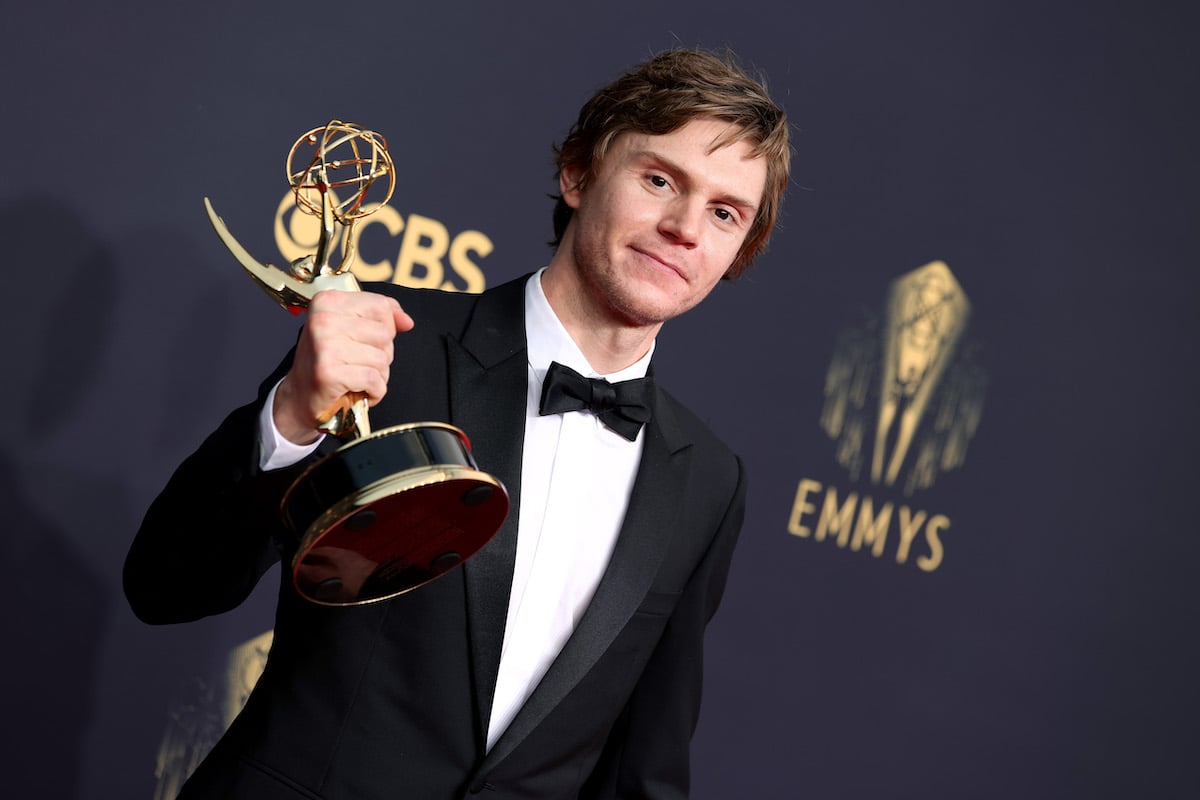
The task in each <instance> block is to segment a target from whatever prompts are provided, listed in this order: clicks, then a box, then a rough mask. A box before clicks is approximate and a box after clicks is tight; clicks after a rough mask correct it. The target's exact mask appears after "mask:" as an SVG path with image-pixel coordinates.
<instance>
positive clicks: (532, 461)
mask: <svg viewBox="0 0 1200 800" xmlns="http://www.w3.org/2000/svg"><path fill="white" fill-rule="evenodd" d="M542 271H544V270H542ZM542 271H539V272H538V273H537V274H535V275H534V276H533V277H531V278H530V279H529V281H528V283H527V284H526V286H525V335H526V340H527V342H528V347H529V349H528V353H529V364H528V367H529V371H528V375H529V383H528V389H527V392H526V409H525V446H524V453H523V457H522V463H521V469H522V472H521V498H520V510H519V511H520V516H519V518H518V526H517V554H516V565H515V568H514V571H513V581H512V591H511V594H510V596H509V601H508V619H507V623H506V625H505V629H504V645H503V650H502V652H501V656H500V671H499V675H498V677H497V680H496V693H495V697H494V699H493V702H492V712H491V717H490V721H489V724H488V736H487V747H488V749H489V750H490V749H491V748H492V745H494V744H495V743H496V741H497V740H498V739H499V738H500V735H501V734H502V733H503V732H504V730H505V729H506V728H507V727H508V725H509V723H511V722H512V720H513V718H514V717H515V716H516V715H517V712H518V711H519V710H520V708H521V706H522V705H523V704H524V703H525V701H526V700H528V699H529V696H530V695H531V694H532V693H533V690H534V689H535V688H536V687H537V684H538V682H539V681H541V679H542V677H543V676H544V675H545V674H546V671H547V670H548V669H549V668H550V664H551V663H552V662H553V661H554V659H555V658H556V657H557V656H558V653H559V652H560V651H561V650H562V647H563V645H564V644H565V643H566V641H567V639H568V638H570V636H571V633H572V632H573V631H574V630H575V626H576V625H577V624H578V622H579V619H580V618H581V617H582V616H583V612H584V611H585V610H586V609H587V606H588V603H589V602H591V599H592V595H593V594H595V591H596V587H597V586H598V585H599V583H600V578H601V576H602V575H603V574H604V570H605V569H606V568H607V567H608V562H609V559H610V557H611V556H612V551H613V548H614V547H615V545H616V542H617V535H618V533H619V532H620V529H621V523H622V522H623V521H624V519H625V510H626V507H627V506H628V504H629V495H630V492H631V491H632V489H633V482H634V478H635V476H636V473H637V467H638V464H639V462H640V461H641V455H642V441H643V436H644V433H645V431H644V429H643V431H642V433H639V434H638V437H637V439H636V440H634V441H632V442H630V441H628V440H627V439H625V438H624V437H622V436H621V435H619V434H617V433H615V432H613V431H611V430H609V429H608V428H607V427H605V426H604V424H603V423H601V422H600V420H599V418H597V417H596V416H594V415H593V414H591V413H590V412H587V411H578V412H570V413H567V414H550V415H547V416H544V417H543V416H540V415H539V414H538V404H539V401H540V399H541V392H542V381H543V380H544V379H545V377H546V372H547V371H548V370H549V368H550V362H551V361H557V362H558V363H560V364H563V365H565V366H568V367H570V368H571V369H573V370H575V371H576V372H578V373H579V374H581V375H584V376H586V377H593V378H594V377H603V378H605V379H607V380H609V381H611V382H614V383H615V382H617V381H623V380H630V379H633V378H642V377H645V375H646V371H647V369H648V368H649V366H650V358H651V356H652V355H653V353H654V345H653V344H651V346H650V349H649V351H647V353H646V354H645V355H644V356H643V357H642V358H641V359H639V360H638V361H637V362H636V363H634V364H633V365H631V366H629V367H627V368H625V369H623V370H621V371H619V372H616V373H612V374H609V375H600V374H599V373H597V372H596V371H595V370H594V369H592V366H591V365H590V364H589V363H588V361H587V359H586V358H584V356H583V353H582V352H581V351H580V350H579V347H578V345H576V344H575V342H574V341H573V340H572V339H571V336H570V334H569V333H567V330H566V328H564V327H563V325H562V323H561V322H560V321H559V319H558V317H557V316H556V315H555V313H554V310H553V309H552V308H551V307H550V303H549V302H548V301H547V300H546V295H545V293H544V292H543V291H542V285H541V275H542ZM393 391H403V387H396V388H395V389H393ZM273 403H274V390H272V392H271V394H270V395H269V396H268V397H267V401H266V404H265V405H264V407H263V409H262V412H261V413H260V417H259V430H260V433H259V444H260V448H261V449H260V458H259V463H260V465H261V467H262V468H263V469H264V470H267V469H277V468H281V467H285V466H289V465H291V464H294V463H296V462H297V461H299V460H300V459H301V458H303V457H304V456H306V455H308V454H309V453H311V452H312V451H313V450H315V449H316V446H317V444H313V445H309V446H303V447H302V446H298V445H295V444H292V443H291V442H289V441H288V440H286V439H284V438H283V437H282V436H281V435H280V434H279V432H278V430H277V429H276V428H275V423H274V419H273V416H272V413H271V409H272V406H273Z"/></svg>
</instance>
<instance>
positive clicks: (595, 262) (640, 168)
mask: <svg viewBox="0 0 1200 800" xmlns="http://www.w3.org/2000/svg"><path fill="white" fill-rule="evenodd" d="M728 133H729V123H727V122H723V121H720V120H716V119H712V118H709V117H698V118H696V119H693V120H692V121H690V122H688V123H687V124H686V125H684V126H683V127H681V128H679V129H678V130H676V131H674V132H672V133H668V134H665V135H662V136H651V135H646V134H639V133H625V134H622V135H621V136H619V137H618V138H617V139H616V141H615V142H613V145H612V147H611V148H610V149H609V152H608V154H607V155H606V156H605V158H604V160H603V162H602V163H601V164H600V167H599V169H598V170H597V174H596V175H595V177H594V178H592V179H591V180H590V181H589V182H588V184H587V185H586V187H585V188H583V189H578V188H576V185H577V183H578V179H579V172H578V171H575V170H570V169H564V170H563V174H562V176H561V178H560V181H561V188H562V195H563V199H564V200H565V201H566V203H567V204H568V205H569V206H571V208H573V209H574V211H575V213H574V215H573V217H572V225H573V226H574V231H573V234H572V236H571V240H570V254H571V257H572V258H573V260H574V263H575V267H576V270H577V272H578V276H579V279H580V281H581V282H582V283H583V284H584V286H585V289H586V291H587V294H588V296H589V298H590V300H591V301H592V302H593V303H595V304H598V307H597V308H595V309H593V310H594V311H599V312H600V313H602V314H605V315H607V316H609V317H612V318H615V319H616V320H618V321H619V322H620V323H621V324H624V325H633V326H639V327H641V326H654V325H660V324H662V323H663V322H665V321H666V320H668V319H671V318H673V317H676V316H678V315H679V314H682V313H683V312H685V311H687V310H688V309H690V308H692V307H693V306H695V305H696V304H697V303H699V302H700V301H701V300H703V299H704V297H705V296H706V295H707V294H708V293H709V291H711V290H712V288H713V286H714V285H716V283H717V281H718V280H720V279H721V276H722V275H724V274H725V272H726V271H727V270H728V269H729V266H730V264H732V263H733V260H734V258H735V257H736V256H737V254H738V251H739V249H740V248H741V246H742V243H743V242H744V241H745V239H746V234H747V233H748V232H749V230H750V227H751V224H752V223H753V222H754V218H755V215H756V214H757V212H758V207H759V204H760V203H761V202H762V196H763V189H764V187H765V185H766V179H767V166H766V163H765V161H764V160H763V159H761V158H753V157H752V156H751V153H752V149H753V148H752V146H751V145H750V144H749V143H748V142H745V141H739V142H734V143H733V144H731V145H727V146H724V147H721V148H718V149H715V150H714V149H713V143H714V142H715V141H717V140H719V139H720V138H721V136H722V135H726V134H728Z"/></svg>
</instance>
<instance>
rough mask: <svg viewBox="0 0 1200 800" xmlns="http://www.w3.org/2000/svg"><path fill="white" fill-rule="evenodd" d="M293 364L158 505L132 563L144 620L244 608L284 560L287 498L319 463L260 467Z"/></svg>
mask: <svg viewBox="0 0 1200 800" xmlns="http://www.w3.org/2000/svg"><path fill="white" fill-rule="evenodd" d="M288 363H290V357H289V359H287V360H285V362H284V363H283V364H281V365H280V367H279V368H277V369H276V371H275V373H273V374H272V376H271V377H269V378H268V379H267V380H266V381H264V382H263V385H262V387H260V390H259V395H258V398H257V399H256V400H255V401H254V402H253V403H250V404H248V405H245V406H242V407H241V408H239V409H237V410H235V411H234V412H233V413H231V414H230V415H229V416H228V417H226V419H225V421H224V422H222V423H221V425H220V427H219V428H217V430H216V431H214V432H213V433H212V434H211V435H210V436H209V437H208V438H207V439H206V440H205V441H204V443H203V444H201V446H200V447H199V449H197V450H196V452H194V453H192V454H191V455H190V456H189V457H188V458H187V459H185V460H184V461H183V463H182V464H180V466H179V467H178V469H176V471H175V473H174V475H172V476H171V479H170V480H169V481H168V482H167V485H166V487H165V488H164V489H163V490H162V492H161V493H160V494H159V495H158V497H156V498H155V499H154V502H153V503H151V505H150V508H149V510H148V511H147V512H146V516H145V518H144V519H143V521H142V525H141V527H140V528H139V530H138V532H137V535H136V536H135V537H134V540H133V544H132V545H131V546H130V549H129V553H128V554H127V556H126V558H125V568H124V575H123V580H124V588H125V595H126V598H127V599H128V601H129V604H130V606H131V608H132V609H133V611H134V613H135V614H136V615H137V616H138V618H139V619H141V620H143V621H145V622H148V623H154V624H161V623H172V622H187V621H191V620H194V619H199V618H200V617H204V616H208V615H211V614H218V613H221V612H223V611H228V610H229V609H232V608H234V607H236V606H237V605H239V604H240V603H241V602H242V601H243V600H244V599H245V598H246V597H247V596H248V595H249V594H250V592H251V590H253V588H254V586H255V585H256V584H257V582H258V580H259V578H260V577H261V576H262V574H263V573H264V572H266V570H267V569H268V568H269V567H270V566H271V565H272V564H274V563H275V562H276V561H278V560H279V559H280V555H281V547H282V548H285V549H286V542H287V533H286V528H285V527H284V524H283V522H282V519H281V517H280V512H279V505H280V501H281V499H282V497H283V494H284V492H286V491H287V488H288V487H289V486H290V485H291V482H292V480H294V479H295V478H296V477H297V476H298V475H299V474H300V472H301V471H302V470H303V469H304V468H305V467H306V466H307V465H308V464H309V463H311V459H305V460H304V461H301V462H300V463H299V464H297V465H295V466H293V467H291V468H288V469H282V470H276V471H271V472H263V471H262V470H260V469H259V466H258V449H259V445H258V413H259V410H260V409H261V407H262V403H263V402H264V401H265V398H266V396H267V394H268V393H269V391H270V389H271V387H273V386H274V385H275V383H276V382H277V381H278V380H279V378H280V377H281V376H282V375H283V374H284V372H286V367H287V364H288Z"/></svg>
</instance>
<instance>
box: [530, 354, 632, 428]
mask: <svg viewBox="0 0 1200 800" xmlns="http://www.w3.org/2000/svg"><path fill="white" fill-rule="evenodd" d="M653 386H654V381H653V380H651V379H650V378H636V379H634V380H631V381H619V382H618V383H609V382H608V381H606V380H604V379H603V378H585V377H583V376H582V375H580V374H579V373H578V372H576V371H575V370H573V369H571V368H570V367H564V366H563V365H562V364H559V363H558V362H557V361H551V362H550V371H549V372H547V373H546V380H545V381H543V382H542V402H541V406H540V407H539V408H538V413H539V414H542V415H543V416H544V415H546V414H561V413H563V412H564V411H580V410H582V409H585V408H586V409H588V410H589V411H591V412H592V413H593V414H595V415H596V416H597V417H599V418H600V421H601V422H603V423H604V424H605V425H606V426H608V427H609V428H611V429H612V430H614V431H616V432H617V433H619V434H621V435H622V436H624V437H625V438H626V439H628V440H629V441H631V442H632V441H633V440H634V439H636V438H637V435H638V431H640V430H641V429H642V426H643V425H645V424H646V423H647V422H649V421H650V405H649V402H648V399H647V395H648V393H649V391H650V389H651V388H652V387H653Z"/></svg>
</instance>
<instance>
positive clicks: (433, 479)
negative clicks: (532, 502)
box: [283, 422, 509, 606]
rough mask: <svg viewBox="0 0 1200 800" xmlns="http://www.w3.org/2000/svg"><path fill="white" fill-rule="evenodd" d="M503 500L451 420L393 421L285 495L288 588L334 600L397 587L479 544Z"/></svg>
mask: <svg viewBox="0 0 1200 800" xmlns="http://www.w3.org/2000/svg"><path fill="white" fill-rule="evenodd" d="M508 505H509V504H508V494H507V492H505V490H504V487H503V486H502V485H501V484H500V482H499V481H497V480H496V479H495V478H493V477H492V476H491V475H488V474H487V473H484V472H480V471H479V470H478V469H477V468H476V466H475V461H474V459H473V458H472V457H471V452H470V446H469V444H468V442H467V439H466V437H465V436H464V435H463V433H462V431H460V430H459V429H457V428H455V427H454V426H452V425H446V424H443V423H432V422H426V423H419V424H412V425H400V426H397V427H394V428H385V429H384V430H381V431H377V432H376V433H374V434H371V435H370V436H367V437H365V438H361V439H356V440H354V441H352V442H350V443H349V444H346V445H344V446H342V447H341V448H340V449H338V450H337V451H335V452H334V453H331V454H330V455H329V456H326V457H325V458H324V459H322V460H321V461H319V462H317V463H316V464H315V465H313V466H312V467H311V468H310V469H309V470H308V471H307V472H305V473H304V474H303V475H301V476H300V478H299V479H297V480H296V482H295V483H294V484H292V487H291V489H289V490H288V493H287V495H286V496H285V497H284V500H283V513H284V517H285V519H286V521H287V523H288V525H289V526H290V527H291V528H292V530H294V531H297V532H298V533H299V534H300V544H299V549H298V551H297V553H296V557H295V559H294V560H293V562H292V573H293V579H294V582H295V586H296V591H298V592H299V593H300V594H301V595H302V596H304V597H305V598H307V599H309V600H311V601H313V602H315V603H319V604H322V605H334V606H338V605H360V604H363V603H369V602H372V601H375V600H383V599H386V598H389V597H394V596H396V595H398V594H403V593H404V592H407V591H410V590H412V589H415V588H417V587H418V586H422V585H424V584H426V583H428V582H429V581H431V580H433V579H434V578H437V577H438V576H439V575H442V574H443V573H445V572H447V571H448V570H450V569H453V568H454V567H456V566H458V564H460V563H461V562H463V561H465V560H466V559H467V558H469V557H470V556H471V555H473V554H474V553H475V552H476V551H478V550H479V549H480V548H481V547H483V545H485V544H486V543H487V542H488V540H489V539H491V537H492V535H493V534H494V533H495V532H496V531H497V530H499V528H500V525H501V524H502V523H503V522H504V518H505V516H506V515H507V514H508Z"/></svg>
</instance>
